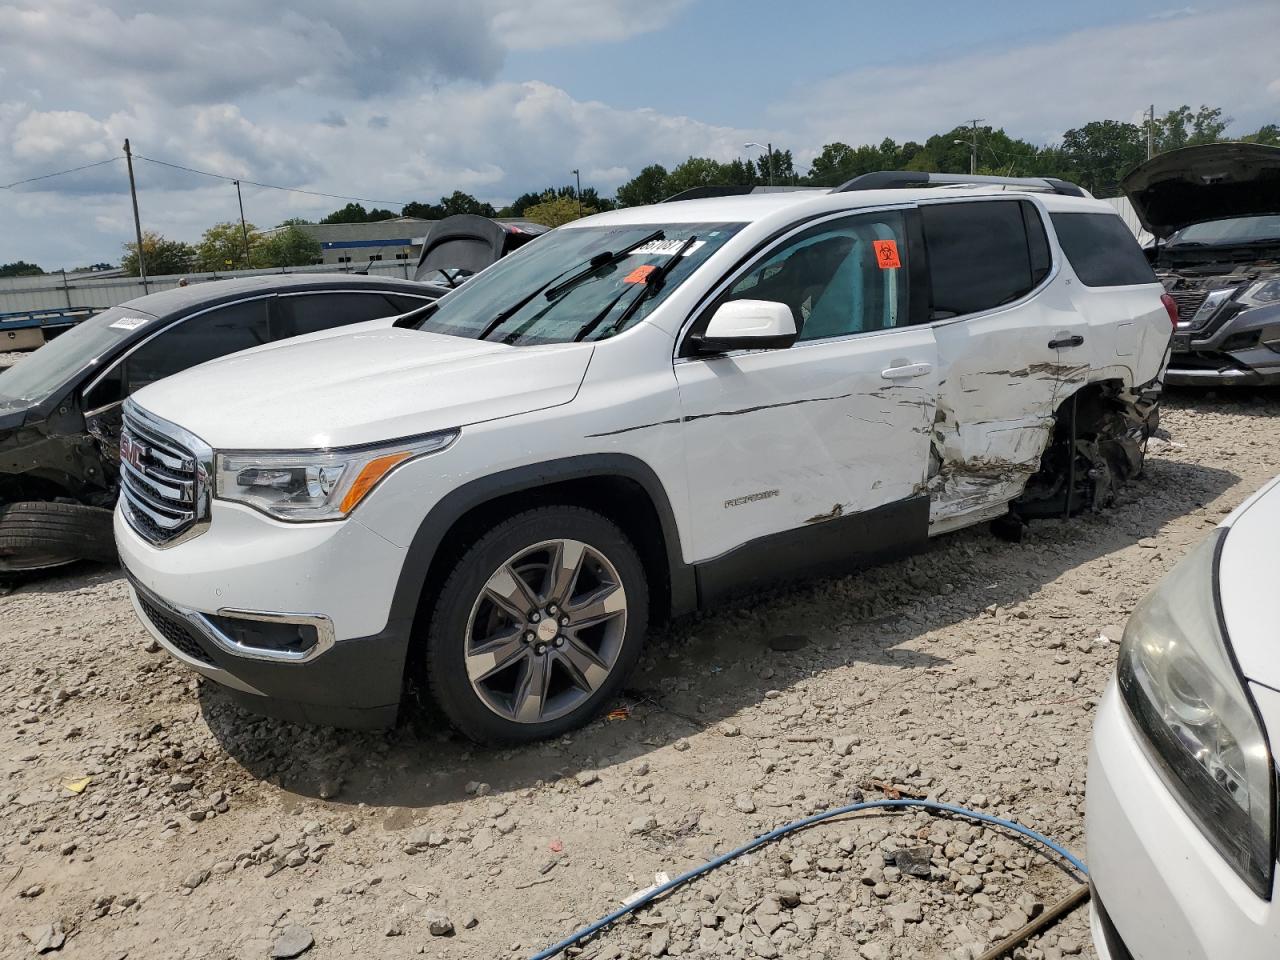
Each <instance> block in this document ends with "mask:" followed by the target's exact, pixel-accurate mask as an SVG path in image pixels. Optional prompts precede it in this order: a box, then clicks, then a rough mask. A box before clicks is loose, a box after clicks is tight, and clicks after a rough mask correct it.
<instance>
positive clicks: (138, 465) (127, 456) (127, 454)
mask: <svg viewBox="0 0 1280 960" xmlns="http://www.w3.org/2000/svg"><path fill="white" fill-rule="evenodd" d="M146 452H147V448H146V447H144V446H143V445H142V444H140V443H138V442H137V441H136V440H134V439H133V437H131V436H130V435H129V434H127V433H122V434H120V460H121V461H122V462H123V463H127V464H128V465H129V466H131V467H133V469H135V470H137V471H138V472H139V473H141V472H142V458H143V456H144V455H145V454H146Z"/></svg>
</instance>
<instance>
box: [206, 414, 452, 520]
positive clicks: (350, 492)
mask: <svg viewBox="0 0 1280 960" xmlns="http://www.w3.org/2000/svg"><path fill="white" fill-rule="evenodd" d="M458 432H459V431H457V430H445V431H442V432H440V433H433V434H429V435H427V436H425V437H414V438H412V439H407V440H397V441H395V442H394V443H390V444H384V445H379V446H377V447H351V448H347V449H344V450H299V451H294V452H288V453H269V452H258V451H245V452H243V453H239V452H235V451H228V452H226V453H219V454H218V455H217V457H216V462H215V466H214V473H215V475H216V482H215V488H214V489H215V495H216V496H217V497H219V498H220V499H222V500H236V501H238V502H240V503H244V504H248V505H249V506H251V507H253V508H254V509H255V510H261V511H262V512H263V513H266V514H270V515H271V516H273V517H276V518H278V519H280V520H338V519H341V518H342V517H345V516H346V515H347V514H348V513H350V512H351V511H352V510H354V509H355V508H356V505H357V504H359V503H360V501H361V500H363V499H364V498H365V496H366V495H367V494H368V493H369V491H370V490H372V489H373V488H374V487H375V486H376V485H377V484H378V481H380V480H381V479H382V478H383V477H385V476H386V475H387V474H388V473H390V472H391V471H392V470H394V469H395V468H396V467H398V466H400V464H402V463H405V462H406V461H408V460H412V459H414V458H415V457H422V456H426V455H427V454H429V453H437V452H439V451H441V450H443V449H445V447H447V446H449V445H450V444H451V443H453V441H454V440H456V439H457V437H458Z"/></svg>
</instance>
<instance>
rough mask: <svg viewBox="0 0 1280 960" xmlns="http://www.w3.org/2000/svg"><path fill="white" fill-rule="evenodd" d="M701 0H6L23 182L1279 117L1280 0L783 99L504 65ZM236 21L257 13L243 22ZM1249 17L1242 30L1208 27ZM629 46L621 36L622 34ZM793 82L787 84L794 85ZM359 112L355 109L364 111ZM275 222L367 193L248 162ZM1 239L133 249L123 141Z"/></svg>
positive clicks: (114, 172)
mask: <svg viewBox="0 0 1280 960" xmlns="http://www.w3.org/2000/svg"><path fill="white" fill-rule="evenodd" d="M690 2H692V0H653V2H651V3H650V4H649V5H648V6H647V7H645V8H644V10H643V14H642V15H640V14H638V13H637V8H634V6H633V5H629V4H624V3H623V2H622V0H523V2H522V0H473V2H469V3H465V4H458V3H456V2H454V0H384V2H383V3H382V4H380V5H379V7H378V10H377V12H376V14H375V13H371V12H370V11H369V10H368V9H366V8H362V7H360V6H359V5H355V4H351V3H350V2H349V0H311V2H309V3H308V4H307V5H306V6H302V5H301V4H299V3H297V2H296V0H293V2H289V0H285V2H281V3H276V4H263V3H261V2H259V0H222V2H220V3H219V4H217V5H216V7H206V8H203V12H202V11H201V10H198V9H196V8H187V7H186V5H177V4H165V3H160V2H159V0H39V2H38V3H37V2H36V0H8V5H7V6H6V5H5V4H6V0H0V24H3V25H4V27H3V29H0V63H2V64H3V67H2V68H0V70H3V84H2V85H0V183H8V182H10V181H14V180H18V179H21V178H23V177H27V176H36V175H39V174H44V173H48V172H50V171H51V170H56V169H64V168H68V167H72V166H77V165H79V164H82V163H91V162H93V161H95V160H98V159H104V158H106V157H109V156H112V155H116V154H118V153H119V150H120V145H121V143H122V142H123V140H124V138H125V137H129V138H130V139H131V141H132V144H133V148H134V150H135V151H136V152H137V153H138V154H140V155H141V156H146V157H154V158H157V159H161V160H168V161H171V162H174V163H178V164H182V165H185V166H190V167H195V168H198V169H203V170H212V171H216V172H218V173H224V174H226V175H228V176H234V177H240V178H243V179H248V180H259V181H264V182H267V183H279V184H284V185H288V186H297V187H304V188H306V189H310V190H318V191H322V192H327V193H334V194H351V195H356V196H361V197H369V198H373V199H375V200H376V201H377V205H378V206H390V205H393V204H395V203H397V202H403V201H408V200H434V199H436V198H438V197H439V196H441V195H442V194H445V193H449V192H452V191H453V190H454V189H462V190H466V191H468V192H471V193H474V194H476V195H477V196H480V197H482V198H484V199H488V200H491V201H493V202H495V203H498V202H502V201H505V200H509V199H511V198H513V197H515V196H517V195H518V194H521V193H523V192H525V191H527V190H531V189H537V188H540V187H542V186H545V185H548V184H552V183H569V182H570V181H571V175H570V173H569V171H570V170H572V169H573V168H575V167H576V168H578V169H581V170H582V174H583V185H584V186H586V185H591V186H594V187H597V188H598V189H601V190H602V191H603V192H606V193H608V192H610V191H612V190H613V189H614V188H615V187H616V186H617V184H618V183H620V182H622V181H624V180H626V179H628V178H629V177H631V176H633V175H634V174H635V173H636V172H638V171H639V169H640V168H641V167H643V166H644V165H646V164H648V163H652V162H661V163H664V164H667V165H668V166H670V165H672V164H674V163H678V162H679V161H681V160H682V159H684V158H685V157H687V156H689V155H691V154H697V155H710V156H715V157H718V158H720V159H730V158H732V157H735V156H737V155H739V154H740V153H741V152H742V143H743V142H744V141H746V140H759V141H762V142H763V141H765V140H772V141H773V142H774V143H775V144H778V145H783V146H788V147H790V148H792V150H793V151H794V152H795V154H796V156H797V158H798V159H799V160H802V161H803V160H805V159H807V158H808V157H809V156H812V154H813V153H815V152H817V150H818V149H820V147H821V145H822V144H824V143H828V142H831V141H833V140H843V141H845V142H848V143H854V144H856V143H861V142H878V141H879V140H881V139H882V138H883V137H885V136H893V137H895V138H897V139H899V140H901V139H907V138H914V139H922V138H924V137H926V136H928V135H929V134H931V133H933V132H936V131H938V130H941V129H946V128H948V127H949V126H951V125H952V124H954V123H957V122H960V121H963V120H965V119H967V118H969V117H972V116H984V117H985V118H986V120H987V122H988V123H991V124H993V125H995V126H1003V127H1005V128H1006V129H1007V130H1009V131H1010V132H1011V133H1014V134H1016V135H1021V136H1025V137H1029V138H1031V139H1034V140H1040V141H1049V140H1053V139H1055V138H1057V137H1059V136H1060V135H1061V133H1062V131H1063V130H1065V129H1067V128H1068V127H1071V126H1074V125H1077V124H1079V123H1083V122H1086V121H1088V120H1092V119H1097V118H1101V117H1115V118H1135V119H1136V117H1137V116H1138V115H1139V114H1140V112H1141V110H1142V109H1143V108H1144V107H1145V105H1146V104H1148V103H1151V102H1155V103H1156V105H1157V110H1158V111H1159V110H1163V109H1168V108H1170V107H1173V106H1177V105H1178V104H1181V103H1190V104H1192V105H1197V104H1199V103H1202V102H1203V103H1209V104H1221V105H1222V106H1223V107H1225V108H1226V110H1227V112H1229V113H1231V114H1233V115H1234V116H1235V117H1236V118H1237V121H1238V122H1237V127H1236V129H1237V130H1242V129H1245V128H1247V127H1250V126H1252V127H1253V128H1256V126H1258V125H1260V124H1261V123H1263V122H1267V121H1271V122H1274V121H1275V120H1276V110H1277V105H1278V104H1280V61H1278V60H1277V59H1276V57H1275V56H1274V49H1273V48H1274V37H1275V36H1277V35H1280V6H1278V5H1276V4H1275V3H1274V2H1267V3H1254V4H1251V5H1247V6H1244V7H1236V8H1230V9H1227V10H1223V11H1219V12H1218V13H1216V14H1209V13H1206V12H1203V11H1199V12H1193V13H1187V12H1185V11H1175V12H1174V14H1175V15H1171V16H1169V17H1168V18H1162V19H1156V20H1145V19H1144V20H1142V21H1141V22H1139V23H1137V24H1134V25H1129V26H1120V27H1111V28H1107V29H1105V30H1104V29H1091V30H1082V31H1078V32H1075V33H1071V34H1066V35H1062V36H1059V37H1057V38H1056V39H1046V40H1045V41H1043V42H1039V43H1035V44H1029V45H1023V46H1020V47H1016V48H993V49H987V50H981V51H972V50H970V51H968V52H967V53H966V54H965V55H963V56H959V57H956V58H952V59H949V60H939V61H932V62H921V61H920V60H919V59H918V58H915V59H913V58H911V57H910V56H909V55H908V54H907V53H904V56H903V58H902V59H901V61H900V65H898V66H890V67H877V68H875V69H866V70H855V71H851V72H847V73H844V74H841V75H839V76H834V77H832V78H830V79H829V80H827V81H824V82H822V83H818V84H815V85H812V86H811V87H810V88H809V89H807V90H804V91H801V92H797V93H785V94H779V96H780V99H779V100H778V101H777V102H775V103H773V104H761V105H760V111H759V116H760V117H761V118H762V123H761V124H760V126H759V127H758V128H754V129H738V128H735V127H731V126H726V125H719V124H716V123H714V122H709V118H697V117H691V116H684V115H678V114H673V113H665V112H662V111H658V110H653V109H620V108H617V107H614V106H611V105H609V104H607V103H602V102H599V101H596V100H590V99H585V98H583V97H580V96H574V95H572V94H571V93H570V92H568V91H566V90H563V89H560V88H558V87H556V86H553V85H551V84H548V83H545V82H541V81H539V80H537V79H531V80H528V81H527V82H523V83H520V82H507V81H501V82H498V81H496V80H494V77H496V76H497V74H498V71H499V69H500V67H501V65H502V63H503V59H504V57H505V55H506V53H507V51H509V50H515V49H535V48H538V49H545V48H548V47H571V46H574V45H586V44H597V45H598V44H609V43H614V42H617V41H619V40H622V39H625V38H626V37H627V36H632V35H635V34H637V33H642V32H645V31H647V30H652V29H657V28H660V27H662V26H664V25H670V24H671V23H673V22H674V21H675V20H676V19H677V18H678V17H679V16H680V14H681V13H682V12H683V11H684V10H685V9H686V7H687V5H688V3H690ZM231 25H234V27H232V26H231ZM1226 37H1229V38H1230V43H1229V44H1227V43H1225V42H1222V43H1218V42H1212V41H1207V40H1206V38H1226ZM604 52H606V53H607V48H606V50H605V51H604ZM779 89H785V85H780V87H779ZM344 124H345V125H344ZM136 167H137V174H138V182H139V190H140V204H141V208H142V209H141V212H142V217H143V220H144V224H145V225H146V226H147V227H148V228H149V229H157V230H160V231H161V232H163V233H166V234H168V235H171V236H174V237H176V238H180V239H186V240H193V239H196V238H197V237H198V236H199V234H200V232H201V231H202V230H203V229H204V228H205V227H206V226H208V225H209V224H211V223H213V222H215V221H217V220H228V219H232V218H234V217H235V216H236V215H237V210H236V206H235V195H234V189H233V188H232V187H231V186H230V184H228V183H225V182H223V181H217V180H209V179H206V178H201V177H198V176H195V175H192V174H189V173H183V172H181V171H177V170H173V169H170V168H167V167H162V166H157V165H154V164H150V163H147V162H145V161H141V160H140V161H138V162H137V164H136ZM244 199H245V207H246V214H247V215H248V216H249V218H250V219H251V220H253V221H254V222H256V223H258V224H260V225H263V226H266V225H269V224H272V223H276V222H279V221H280V220H281V219H284V218H285V217H289V216H306V217H312V218H314V217H318V216H322V215H323V214H325V213H327V212H329V211H330V210H333V209H335V208H336V207H338V206H341V204H342V203H343V202H344V201H341V200H333V199H325V198H320V197H311V196H306V195H301V194H289V193H281V192H278V191H272V190H266V189H262V188H258V187H254V186H251V185H248V184H245V186H244ZM0 222H3V224H4V226H5V229H4V230H3V231H0V262H3V261H7V260H13V259H28V260H35V261H36V262H40V263H42V264H45V265H51V266H57V265H61V264H64V263H65V264H67V265H74V264H76V263H83V262H92V261H95V260H102V259H116V258H117V257H118V256H119V250H120V245H121V244H122V243H123V242H124V241H126V240H127V239H128V237H129V236H130V235H131V234H132V214H131V211H130V208H129V203H128V194H127V181H126V179H125V177H124V170H123V164H108V165H105V166H101V167H95V168H93V169H91V170H86V171H83V172H81V173H76V174H73V175H71V176H68V177H62V178H58V179H56V180H50V181H42V182H41V183H39V184H33V185H30V186H26V187H21V188H18V189H16V190H14V191H0Z"/></svg>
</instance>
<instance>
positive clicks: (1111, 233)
mask: <svg viewBox="0 0 1280 960" xmlns="http://www.w3.org/2000/svg"><path fill="white" fill-rule="evenodd" d="M1050 219H1051V220H1052V221H1053V228H1054V229H1055V230H1056V231H1057V232H1058V243H1059V244H1061V246H1062V251H1063V253H1065V254H1066V255H1067V259H1068V260H1070V261H1071V267H1072V269H1074V270H1075V272H1076V276H1077V277H1079V278H1080V282H1081V283H1083V284H1084V285H1085V286H1089V287H1121V286H1128V285H1129V284H1134V283H1155V282H1156V275H1155V271H1154V270H1152V269H1151V265H1150V264H1149V263H1147V258H1146V256H1145V255H1143V252H1142V248H1141V247H1140V246H1138V241H1137V240H1136V239H1135V238H1134V236H1133V234H1132V233H1131V232H1130V231H1129V228H1128V227H1126V226H1125V224H1124V221H1123V220H1121V219H1120V218H1119V217H1117V216H1116V215H1114V214H1111V213H1054V214H1051V215H1050Z"/></svg>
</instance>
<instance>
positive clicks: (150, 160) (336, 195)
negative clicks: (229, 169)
mask: <svg viewBox="0 0 1280 960" xmlns="http://www.w3.org/2000/svg"><path fill="white" fill-rule="evenodd" d="M134 156H135V157H136V158H137V159H139V160H145V161H147V163H157V164H159V165H160V166H162V167H172V168H173V169H174V170H184V171H186V172H187V173H195V174H199V175H200V176H202V177H213V178H214V179H215V180H227V181H229V182H231V183H235V182H236V181H237V180H239V181H240V182H241V183H247V184H250V185H251V186H254V187H265V188H266V189H268V190H284V191H286V192H288V193H305V194H307V195H308V196H311V197H327V198H329V199H330V200H354V201H357V202H359V203H388V204H391V205H392V206H394V207H403V206H405V205H406V203H407V201H402V200H370V199H369V198H368V197H348V196H344V195H343V194H340V193H321V192H320V191H318V190H303V189H302V188H300V187H282V186H280V185H279V184H275V183H261V182H259V181H257V180H246V179H245V178H244V177H228V176H226V175H225V174H221V173H210V172H209V171H208V170H197V169H196V168H195V167H184V166H183V165H182V164H180V163H170V162H169V161H167V160H157V159H155V158H154V157H144V156H143V155H142V154H140V153H135V154H134Z"/></svg>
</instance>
